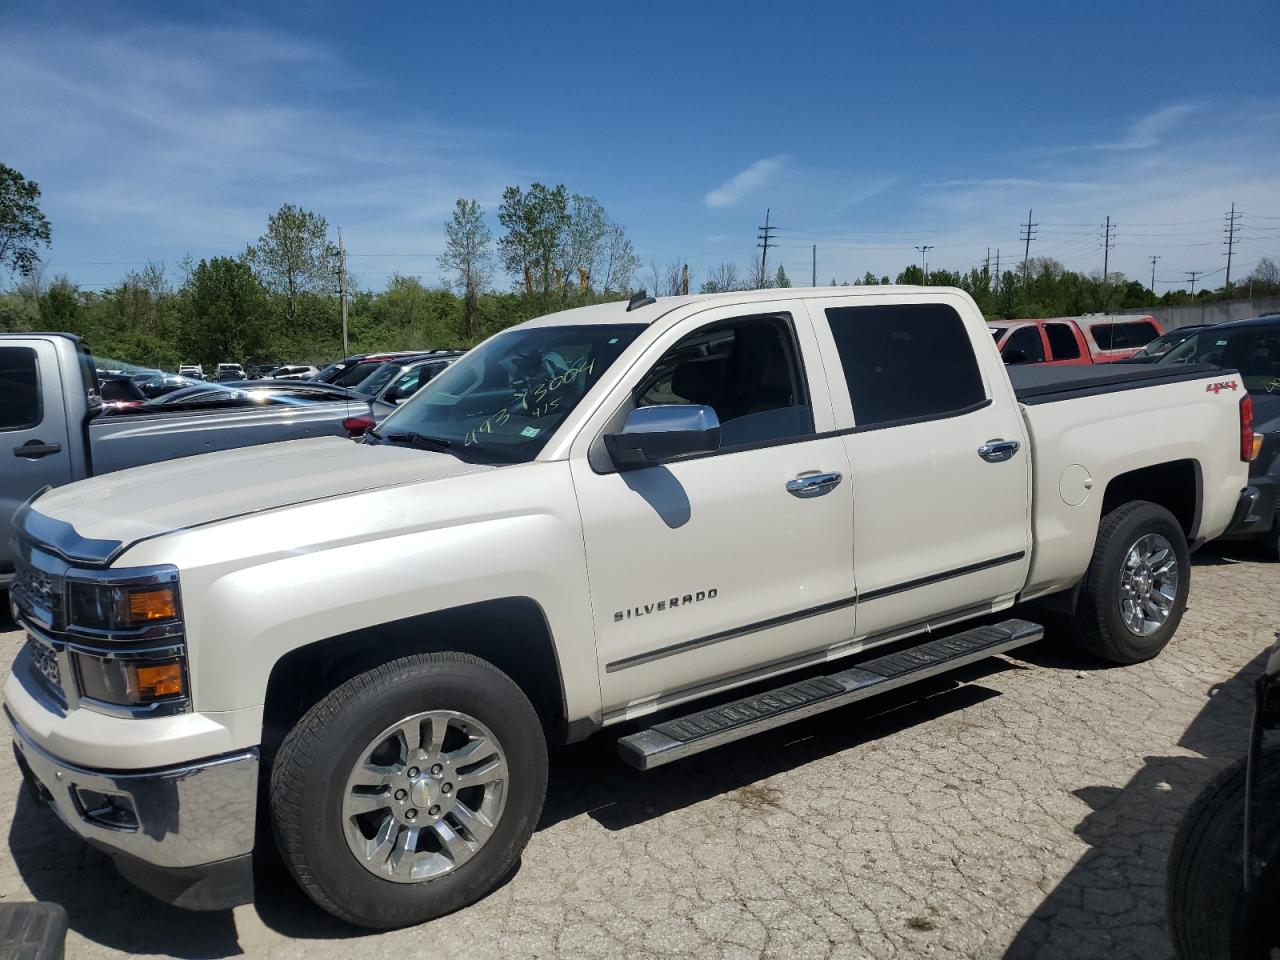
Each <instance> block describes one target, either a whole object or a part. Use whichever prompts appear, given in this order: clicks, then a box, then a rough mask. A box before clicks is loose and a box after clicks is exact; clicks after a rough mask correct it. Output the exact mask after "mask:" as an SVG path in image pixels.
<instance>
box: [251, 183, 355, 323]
mask: <svg viewBox="0 0 1280 960" xmlns="http://www.w3.org/2000/svg"><path fill="white" fill-rule="evenodd" d="M328 236H329V224H328V223H327V222H326V221H325V219H324V217H322V216H320V215H319V214H318V213H313V212H311V211H310V210H303V209H302V208H301V207H295V206H294V205H293V204H291V203H286V204H285V205H284V206H282V207H281V208H280V209H279V210H277V211H276V212H275V213H273V214H272V215H271V216H270V217H268V218H267V232H266V233H264V234H263V235H262V236H260V237H259V238H258V242H257V243H256V244H250V245H249V247H248V249H246V250H245V259H246V260H247V261H248V262H249V264H250V265H252V267H253V269H254V272H255V273H257V275H258V279H259V280H260V281H261V282H262V285H263V286H264V287H266V288H267V289H268V290H270V291H271V292H273V293H277V294H280V295H281V296H283V297H284V303H285V317H286V318H287V319H288V320H289V322H290V323H296V322H297V321H298V319H299V313H300V309H301V307H300V305H301V301H302V299H303V297H304V296H305V295H306V294H312V295H317V296H318V295H324V294H328V293H330V292H331V291H332V290H333V289H334V287H335V286H336V284H337V280H336V274H335V273H334V270H335V265H334V263H333V256H334V255H335V253H336V252H337V251H336V250H335V248H334V246H333V244H331V243H330V242H329V239H328Z"/></svg>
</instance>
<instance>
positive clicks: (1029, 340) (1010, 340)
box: [987, 320, 1093, 364]
mask: <svg viewBox="0 0 1280 960" xmlns="http://www.w3.org/2000/svg"><path fill="white" fill-rule="evenodd" d="M987 325H988V327H989V328H990V330H991V335H992V337H994V338H995V341H996V348H997V349H998V350H999V351H1000V356H1001V358H1002V359H1003V360H1004V362H1005V363H1007V364H1017V363H1053V364H1081V363H1093V355H1092V354H1091V353H1090V351H1089V345H1088V343H1087V341H1086V340H1085V338H1084V334H1083V333H1081V332H1080V328H1079V327H1078V326H1076V324H1075V323H1074V322H1073V321H1071V320H1006V321H1001V322H996V321H990V322H989V323H988V324H987Z"/></svg>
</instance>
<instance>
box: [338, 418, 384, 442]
mask: <svg viewBox="0 0 1280 960" xmlns="http://www.w3.org/2000/svg"><path fill="white" fill-rule="evenodd" d="M376 425H377V421H376V420H374V419H373V414H371V413H362V414H360V415H359V416H356V417H347V419H345V420H343V421H342V429H343V430H345V431H347V436H349V437H353V438H354V437H363V436H364V433H365V431H366V430H372V429H373V428H374V427H375V426H376Z"/></svg>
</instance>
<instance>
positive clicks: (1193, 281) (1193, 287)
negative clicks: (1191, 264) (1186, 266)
mask: <svg viewBox="0 0 1280 960" xmlns="http://www.w3.org/2000/svg"><path fill="white" fill-rule="evenodd" d="M1182 272H1183V273H1185V274H1186V275H1187V276H1188V277H1190V278H1191V295H1192V296H1193V297H1194V296H1195V295H1196V277H1198V276H1200V275H1201V274H1202V273H1204V271H1203V270H1183V271H1182Z"/></svg>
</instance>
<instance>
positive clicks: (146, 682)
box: [135, 662, 184, 702]
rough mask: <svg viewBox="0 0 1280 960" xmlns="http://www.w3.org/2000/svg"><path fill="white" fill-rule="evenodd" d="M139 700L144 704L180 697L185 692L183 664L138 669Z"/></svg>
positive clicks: (147, 666)
mask: <svg viewBox="0 0 1280 960" xmlns="http://www.w3.org/2000/svg"><path fill="white" fill-rule="evenodd" d="M135 678H136V683H137V690H138V698H139V699H140V700H142V701H143V702H146V701H148V700H159V699H162V698H163V697H176V696H180V695H181V694H182V693H183V692H184V690H183V682H182V664H180V663H177V662H174V663H159V664H155V665H151V664H148V665H146V666H139V667H137V668H136V672H135Z"/></svg>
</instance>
